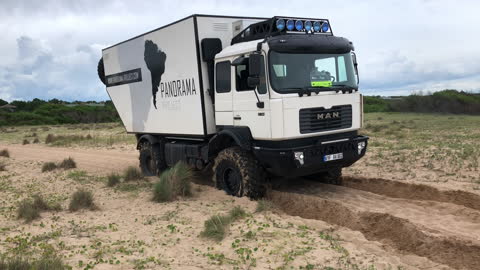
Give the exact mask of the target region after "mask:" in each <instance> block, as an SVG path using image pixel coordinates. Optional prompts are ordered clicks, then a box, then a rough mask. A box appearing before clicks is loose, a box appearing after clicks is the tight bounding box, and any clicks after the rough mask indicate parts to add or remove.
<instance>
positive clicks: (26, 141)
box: [22, 139, 30, 145]
mask: <svg viewBox="0 0 480 270" xmlns="http://www.w3.org/2000/svg"><path fill="white" fill-rule="evenodd" d="M25 144H30V142H29V141H28V140H27V139H25V140H23V142H22V145H25Z"/></svg>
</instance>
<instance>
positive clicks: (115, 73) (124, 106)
mask: <svg viewBox="0 0 480 270" xmlns="http://www.w3.org/2000/svg"><path fill="white" fill-rule="evenodd" d="M262 20H265V18H247V17H226V16H208V15H192V16H189V17H187V18H184V19H182V20H179V21H177V22H174V23H171V24H169V25H166V26H163V27H161V28H158V29H156V30H153V31H151V32H148V33H146V34H143V35H140V36H137V37H135V38H132V39H129V40H127V41H124V42H121V43H119V44H116V45H113V46H111V47H108V48H106V49H104V50H103V53H102V54H103V64H104V68H105V76H106V86H107V92H108V94H109V96H110V98H111V99H112V101H113V103H114V104H115V107H116V109H117V111H118V113H119V115H120V118H121V119H122V122H123V124H124V126H125V128H126V130H127V132H129V133H149V134H169V135H175V136H178V135H186V136H189V137H192V136H194V137H195V136H198V137H203V136H208V135H209V134H214V133H215V132H216V126H215V119H214V109H213V105H212V100H211V97H210V96H209V94H208V90H209V88H210V86H209V80H208V73H207V64H206V63H205V62H204V61H202V57H201V56H202V54H201V53H202V52H201V46H200V40H202V39H204V38H219V39H220V40H221V41H222V47H223V48H225V47H227V46H229V45H230V42H231V40H232V38H233V37H234V36H235V35H237V34H238V33H239V32H241V31H242V30H243V29H244V28H245V27H247V26H249V25H250V24H252V23H255V22H258V21H262ZM152 73H153V74H152ZM152 78H153V80H152ZM155 91H157V92H156V95H154V92H155ZM192 120H193V121H192ZM186 123H188V124H186Z"/></svg>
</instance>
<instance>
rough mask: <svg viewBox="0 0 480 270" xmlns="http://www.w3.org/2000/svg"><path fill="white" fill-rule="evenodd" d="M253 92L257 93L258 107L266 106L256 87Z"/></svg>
mask: <svg viewBox="0 0 480 270" xmlns="http://www.w3.org/2000/svg"><path fill="white" fill-rule="evenodd" d="M253 92H254V93H255V96H256V97H257V108H260V109H263V108H265V102H263V101H260V98H259V97H258V94H257V89H256V87H255V88H254V89H253Z"/></svg>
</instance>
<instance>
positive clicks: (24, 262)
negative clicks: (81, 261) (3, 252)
mask: <svg viewBox="0 0 480 270" xmlns="http://www.w3.org/2000/svg"><path fill="white" fill-rule="evenodd" d="M0 269H2V270H64V269H69V267H68V266H66V265H64V263H63V261H62V259H60V257H57V256H43V257H41V258H39V259H34V260H28V259H26V258H22V257H13V258H0Z"/></svg>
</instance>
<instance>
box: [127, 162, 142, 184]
mask: <svg viewBox="0 0 480 270" xmlns="http://www.w3.org/2000/svg"><path fill="white" fill-rule="evenodd" d="M143 178H144V176H143V174H142V172H141V171H140V170H139V169H138V168H137V167H134V166H130V167H128V168H127V169H126V170H125V172H124V173H123V179H124V180H125V182H129V181H136V180H141V179H143Z"/></svg>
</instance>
